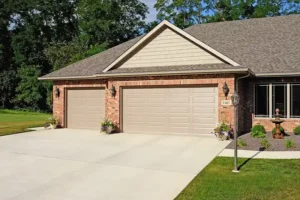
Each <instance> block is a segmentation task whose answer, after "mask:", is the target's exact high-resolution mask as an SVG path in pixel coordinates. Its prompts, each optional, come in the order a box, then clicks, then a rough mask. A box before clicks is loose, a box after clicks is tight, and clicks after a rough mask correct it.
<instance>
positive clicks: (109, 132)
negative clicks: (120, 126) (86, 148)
mask: <svg viewBox="0 0 300 200" xmlns="http://www.w3.org/2000/svg"><path fill="white" fill-rule="evenodd" d="M112 131H113V127H111V126H107V127H106V129H105V133H106V134H111V132H112Z"/></svg>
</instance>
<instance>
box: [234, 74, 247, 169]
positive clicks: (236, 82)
mask: <svg viewBox="0 0 300 200" xmlns="http://www.w3.org/2000/svg"><path fill="white" fill-rule="evenodd" d="M250 75H251V73H250V72H248V74H247V75H246V76H241V77H238V78H236V79H235V87H234V93H235V94H238V93H239V80H241V79H244V78H247V77H249V76H250ZM237 121H238V105H236V106H234V169H233V170H232V172H239V169H238V157H237V156H238V152H237V138H238V122H237Z"/></svg>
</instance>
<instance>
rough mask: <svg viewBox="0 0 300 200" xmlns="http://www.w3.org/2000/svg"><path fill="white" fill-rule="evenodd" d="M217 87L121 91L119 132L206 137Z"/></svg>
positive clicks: (212, 119)
mask: <svg viewBox="0 0 300 200" xmlns="http://www.w3.org/2000/svg"><path fill="white" fill-rule="evenodd" d="M217 94H218V90H217V87H177V88H176V87H173V88H165V87H164V88H126V89H123V131H124V132H144V133H145V132H146V133H193V134H208V133H211V132H212V131H213V128H214V127H215V126H216V122H217V118H216V117H217V116H218V115H217V102H218V99H217Z"/></svg>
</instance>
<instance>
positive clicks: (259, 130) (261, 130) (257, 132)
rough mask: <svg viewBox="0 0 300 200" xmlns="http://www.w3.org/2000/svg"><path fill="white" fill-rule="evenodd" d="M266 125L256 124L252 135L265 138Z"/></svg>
mask: <svg viewBox="0 0 300 200" xmlns="http://www.w3.org/2000/svg"><path fill="white" fill-rule="evenodd" d="M265 133H266V130H265V127H264V126H262V125H255V126H253V127H252V129H251V136H252V137H254V138H264V137H265Z"/></svg>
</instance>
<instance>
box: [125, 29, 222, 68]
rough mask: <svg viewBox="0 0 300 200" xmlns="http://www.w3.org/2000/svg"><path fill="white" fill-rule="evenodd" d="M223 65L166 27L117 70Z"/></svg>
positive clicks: (214, 57) (217, 59)
mask: <svg viewBox="0 0 300 200" xmlns="http://www.w3.org/2000/svg"><path fill="white" fill-rule="evenodd" d="M219 63H224V62H223V61H222V60H221V59H219V58H217V57H216V56H214V55H212V54H211V53H209V52H208V51H206V50H204V49H203V48H201V47H200V46H199V45H197V44H195V43H193V42H191V41H190V40H188V39H187V38H185V37H183V36H182V35H180V34H178V33H176V32H175V31H173V30H171V29H170V28H168V27H166V28H164V29H163V30H162V31H160V32H159V33H158V34H156V35H154V36H153V37H152V38H150V39H149V41H148V42H146V43H145V44H144V45H141V47H140V48H137V49H136V51H135V52H133V53H132V54H131V56H130V57H129V58H128V59H125V61H123V64H121V65H120V67H119V68H137V67H159V66H178V65H199V64H219Z"/></svg>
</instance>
